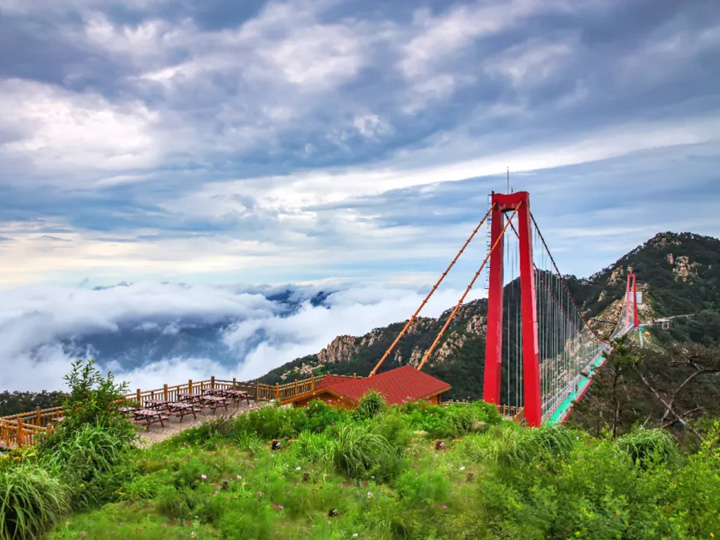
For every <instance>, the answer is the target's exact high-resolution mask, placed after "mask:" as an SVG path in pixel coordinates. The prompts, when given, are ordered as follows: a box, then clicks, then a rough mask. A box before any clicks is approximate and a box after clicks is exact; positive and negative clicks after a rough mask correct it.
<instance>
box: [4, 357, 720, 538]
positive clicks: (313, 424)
mask: <svg viewBox="0 0 720 540" xmlns="http://www.w3.org/2000/svg"><path fill="white" fill-rule="evenodd" d="M76 371H77V370H76ZM81 378H82V379H83V380H85V379H86V377H81ZM103 380H107V379H103ZM111 386H112V385H111ZM101 387H103V385H97V384H95V385H94V388H95V390H98V388H101ZM111 393H112V392H111ZM93 395H94V397H95V398H98V396H97V395H95V394H93V392H92V391H91V392H89V393H88V396H93ZM88 399H92V398H88ZM99 413H100V411H98V416H100V417H102V416H105V415H104V414H99ZM111 426H115V427H111ZM58 437H60V436H58ZM437 438H442V439H443V440H444V448H442V449H438V446H439V445H438V444H437V441H436V439H437ZM60 439H61V440H59V441H52V442H50V441H48V442H47V443H45V444H44V445H43V446H41V447H39V448H38V449H37V451H36V452H35V451H32V452H28V451H25V452H14V453H13V454H11V455H10V457H7V458H5V459H3V460H2V462H1V463H2V467H3V473H4V475H3V477H2V485H0V488H1V489H2V492H3V493H10V494H11V496H9V497H8V496H7V495H5V496H4V498H3V499H2V502H3V507H2V513H1V514H0V520H1V521H0V523H2V527H3V528H2V529H1V531H2V532H1V533H0V538H1V539H2V540H10V539H13V540H25V539H31V538H47V539H53V540H60V539H63V540H65V539H75V538H88V539H103V540H104V539H107V538H123V539H125V538H127V539H130V540H140V539H143V540H147V539H162V540H173V539H181V538H182V539H188V538H196V539H210V538H223V539H271V538H272V539H284V538H287V539H296V538H298V537H304V538H317V539H334V538H338V539H339V538H355V537H357V538H366V539H422V540H426V539H441V538H447V539H464V538H467V539H470V538H486V539H491V538H522V539H546V538H593V539H605V538H607V539H611V538H613V539H614V538H627V539H635V538H647V539H656V538H692V537H699V538H710V537H711V534H720V425H719V424H718V423H716V424H715V425H714V427H713V428H712V429H710V431H709V432H708V436H707V437H706V438H705V441H704V442H703V443H702V444H701V445H700V446H699V448H698V451H697V452H696V453H693V454H689V455H682V454H680V453H679V452H678V450H677V448H676V447H675V443H674V442H673V440H672V438H671V437H669V436H668V435H667V433H665V432H663V431H660V430H651V429H642V430H636V431H634V432H632V433H630V434H628V435H624V436H622V437H620V438H618V439H617V441H613V440H612V439H611V438H610V437H600V438H594V437H591V436H589V435H587V434H586V433H585V432H583V431H580V430H576V429H568V428H565V427H557V426H545V427H542V428H539V429H525V428H522V427H520V426H518V425H516V424H512V423H507V422H502V421H501V419H500V417H499V416H498V414H497V412H496V410H495V408H494V407H492V406H490V405H487V404H485V403H482V402H475V403H455V404H452V403H451V404H446V405H443V406H434V405H429V404H426V403H409V404H406V405H403V406H392V407H388V406H387V405H385V404H384V403H382V401H379V400H378V398H377V396H376V395H368V396H366V397H365V398H364V399H363V403H362V405H361V407H359V408H358V409H357V410H355V411H346V410H343V409H334V408H331V407H330V406H328V405H326V404H324V403H322V402H320V401H316V402H313V403H311V404H310V406H309V407H308V408H306V409H293V408H279V407H272V406H268V407H265V408H262V409H259V410H255V411H252V412H250V413H248V414H244V415H240V416H238V417H236V418H232V419H227V418H222V417H218V418H216V419H214V420H213V421H210V422H206V423H205V424H203V425H202V426H199V427H197V428H193V429H189V430H187V431H184V432H182V433H180V434H178V435H177V436H175V437H174V438H172V439H169V440H167V441H164V442H162V443H159V444H156V445H154V446H152V447H150V448H149V449H147V450H134V449H133V447H132V445H129V444H128V439H127V438H126V432H125V430H124V429H118V428H117V425H116V424H115V420H112V421H108V420H107V419H106V418H105V419H103V418H94V419H88V422H87V423H85V424H82V425H81V426H78V427H77V428H76V429H75V431H74V432H72V434H71V433H70V432H69V431H68V432H65V434H64V435H63V436H62V437H60ZM271 440H279V441H280V446H279V449H277V450H273V449H271V444H270V442H271ZM50 448H52V451H50V450H49V449H50ZM71 507H72V508H74V509H75V510H74V512H75V513H72V514H64V512H67V511H68V509H69V508H71ZM50 526H53V527H52V530H51V531H50V532H48V533H46V535H45V536H42V534H43V532H44V531H46V530H47V529H48V527H50ZM356 535H357V536H356Z"/></svg>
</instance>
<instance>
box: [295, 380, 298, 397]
mask: <svg viewBox="0 0 720 540" xmlns="http://www.w3.org/2000/svg"><path fill="white" fill-rule="evenodd" d="M295 395H296V396H297V395H298V387H297V379H295Z"/></svg>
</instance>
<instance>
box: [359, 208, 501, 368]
mask: <svg viewBox="0 0 720 540" xmlns="http://www.w3.org/2000/svg"><path fill="white" fill-rule="evenodd" d="M494 208H495V203H492V204H491V205H490V208H489V209H488V211H487V212H486V213H485V215H484V216H483V218H482V219H481V220H480V223H478V225H477V227H475V230H474V231H473V232H472V234H471V235H470V236H469V237H468V239H467V240H466V241H465V244H463V247H461V248H460V251H458V253H457V255H455V258H454V259H453V260H452V262H451V263H450V266H448V267H447V268H446V269H445V272H443V274H442V276H440V279H438V281H437V283H435V286H434V287H433V288H432V290H431V291H430V292H429V293H428V295H427V296H426V297H425V300H423V301H422V303H421V304H420V307H419V308H417V311H415V313H413V316H412V317H410V320H409V321H408V322H407V324H405V327H404V328H403V329H402V330H401V331H400V333H399V334H398V337H397V338H395V341H393V342H392V345H390V347H389V348H388V350H387V351H385V354H384V355H383V357H382V358H381V359H380V361H379V362H378V363H377V365H376V366H375V367H374V368H373V370H372V371H371V372H370V375H368V377H372V376H373V375H375V373H376V372H377V370H378V369H379V368H380V366H381V365H382V363H383V362H384V361H385V360H386V359H387V357H388V356H390V353H392V351H393V349H395V346H396V345H397V344H398V342H399V341H400V340H401V339H402V337H403V336H404V335H405V333H406V332H407V331H408V329H409V328H410V326H411V325H412V323H413V322H415V319H417V316H418V315H419V314H420V312H421V311H422V309H423V308H424V307H425V304H427V302H428V300H430V297H431V296H432V295H433V293H434V292H435V291H436V290H437V288H438V287H439V286H440V284H441V283H442V282H443V280H444V279H445V276H447V275H448V272H450V269H451V268H452V267H453V266H455V263H456V262H457V260H458V259H459V258H460V255H462V254H463V252H464V251H465V248H466V247H468V244H470V242H471V241H472V239H473V238H475V235H476V234H477V232H478V231H479V230H480V227H482V226H483V224H484V223H485V220H487V218H488V216H489V215H490V213H491V212H492V211H493V210H494Z"/></svg>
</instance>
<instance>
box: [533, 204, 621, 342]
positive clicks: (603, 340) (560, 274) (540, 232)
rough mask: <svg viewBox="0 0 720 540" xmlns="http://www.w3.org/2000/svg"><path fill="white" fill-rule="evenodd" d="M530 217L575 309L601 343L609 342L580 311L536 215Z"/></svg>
mask: <svg viewBox="0 0 720 540" xmlns="http://www.w3.org/2000/svg"><path fill="white" fill-rule="evenodd" d="M530 219H531V220H532V222H533V225H535V229H536V230H537V232H538V236H539V237H540V240H541V241H542V243H543V246H545V251H547V254H548V256H549V257H550V261H551V262H552V264H553V267H554V268H555V272H556V273H557V275H558V276H559V277H560V281H561V282H562V284H563V286H564V287H565V290H566V291H567V292H568V294H569V295H570V300H571V301H572V303H573V305H574V306H575V309H576V310H577V312H578V314H579V315H580V318H581V319H582V321H583V322H584V323H585V326H587V327H588V328H589V329H590V332H592V334H593V335H594V336H595V338H596V339H597V340H598V341H600V342H601V343H605V344H607V343H608V341H607V340H606V339H603V338H601V337H600V336H599V335H598V333H597V332H595V330H593V328H592V327H591V326H590V325H589V324H588V322H587V320H586V319H585V316H584V315H583V314H582V311H580V307H579V306H578V305H577V302H575V298H574V297H573V295H572V292H571V291H570V287H568V284H567V282H566V281H565V278H564V277H563V275H562V273H560V269H559V268H558V266H557V264H556V263H555V259H554V257H553V256H552V253H550V248H549V247H548V245H547V242H545V237H544V236H543V234H542V231H541V230H540V227H538V224H537V221H535V216H533V214H532V212H530Z"/></svg>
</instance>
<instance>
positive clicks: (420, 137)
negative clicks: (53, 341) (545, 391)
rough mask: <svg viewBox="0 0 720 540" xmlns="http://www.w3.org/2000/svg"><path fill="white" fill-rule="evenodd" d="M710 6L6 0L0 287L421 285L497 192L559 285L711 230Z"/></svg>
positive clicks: (715, 73) (717, 229) (0, 103)
mask: <svg viewBox="0 0 720 540" xmlns="http://www.w3.org/2000/svg"><path fill="white" fill-rule="evenodd" d="M719 57H720V9H718V5H717V2H716V1H714V0H707V1H702V0H689V1H684V2H677V1H676V0H634V1H630V0H616V1H613V0H597V1H587V2H571V1H567V0H561V1H557V0H514V1H505V0H503V1H481V2H449V1H447V2H446V1H438V2H409V1H407V2H402V1H401V2H381V1H373V0H362V1H339V0H338V1H336V0H319V1H304V0H295V1H290V2H276V1H269V2H262V1H255V0H247V1H242V2H234V1H227V0H226V1H221V0H203V1H202V2H191V1H189V0H188V1H184V0H167V1H165V0H122V1H118V2H115V1H113V0H81V1H72V2H70V1H65V0H33V1H32V2H28V1H26V0H0V96H2V99H0V200H1V201H2V204H0V237H1V241H0V260H2V261H3V264H2V272H0V287H2V288H10V287H15V286H19V285H29V284H36V283H52V284H63V285H77V284H79V283H85V284H92V285H98V284H102V285H106V284H111V283H115V282H118V281H121V280H125V281H138V280H142V279H159V280H172V281H180V280H182V281H188V282H197V283H200V282H202V283H235V282H251V283H257V282H263V283H264V282H273V283H277V282H308V281H313V282H319V281H321V280H328V279H342V280H346V281H347V280H350V281H353V280H362V281H364V282H368V281H369V282H377V283H388V282H392V283H395V282H402V283H405V282H409V281H413V282H416V283H419V284H422V283H424V282H427V281H429V279H430V278H429V276H431V275H434V274H435V273H437V272H438V270H441V267H442V266H443V263H444V262H445V261H446V260H447V259H448V258H449V257H450V256H451V255H452V252H453V250H454V249H455V248H456V246H457V245H458V244H459V243H461V241H462V238H463V237H464V236H465V235H466V234H467V233H468V231H469V230H471V229H472V226H473V225H474V223H475V222H476V221H477V220H478V219H479V217H480V216H481V215H482V214H483V213H484V210H485V208H486V205H487V194H488V192H490V191H491V190H493V189H495V190H501V189H503V186H504V175H503V172H504V170H505V167H506V166H510V168H511V171H514V174H513V175H512V182H513V186H514V187H515V189H523V188H524V189H528V190H530V191H531V192H532V196H533V207H534V211H535V214H536V217H537V219H538V221H539V222H540V224H541V227H542V228H543V230H544V232H545V233H546V236H547V237H548V238H549V242H550V244H551V246H552V247H553V250H554V251H556V255H557V257H558V258H559V260H560V261H561V263H562V264H561V266H562V270H563V271H565V272H574V273H578V274H589V273H592V272H593V271H595V270H597V269H598V268H599V267H602V266H604V265H607V264H608V263H610V262H612V261H613V260H614V259H615V258H616V257H617V256H619V255H621V254H622V253H624V252H626V251H627V250H629V249H631V248H632V247H634V246H635V245H636V244H637V243H638V242H641V241H643V240H645V239H647V237H649V236H651V235H652V234H654V233H655V232H657V231H660V230H691V231H695V232H699V233H706V234H715V235H717V234H720V215H719V214H718V212H717V203H718V202H719V200H720V198H719V195H720V194H719V191H720V187H719V184H718V179H719V177H718V174H719V173H718V172H717V171H718V170H720V167H718V165H719V164H720V145H719V144H718V143H719V142H720V62H718V61H717V60H718V58H719Z"/></svg>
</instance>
